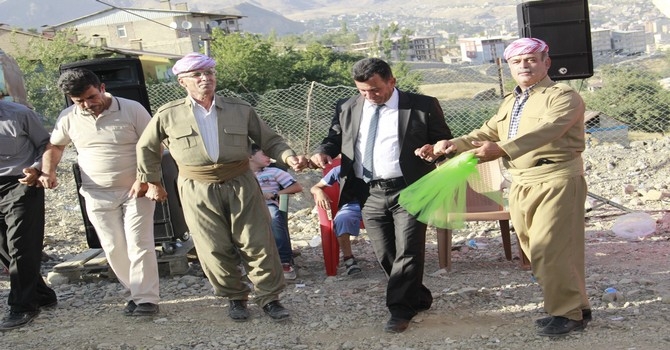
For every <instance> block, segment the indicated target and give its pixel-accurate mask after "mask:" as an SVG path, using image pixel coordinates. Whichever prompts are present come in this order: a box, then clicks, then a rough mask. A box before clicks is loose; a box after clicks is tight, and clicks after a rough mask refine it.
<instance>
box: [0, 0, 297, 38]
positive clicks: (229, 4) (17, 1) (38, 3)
mask: <svg viewBox="0 0 670 350" xmlns="http://www.w3.org/2000/svg"><path fill="white" fill-rule="evenodd" d="M103 2H104V3H108V4H110V5H113V6H118V7H133V8H160V7H161V4H160V3H159V2H158V1H156V0H105V1H103ZM178 2H184V1H175V0H173V1H172V3H173V4H176V3H178ZM185 2H188V4H189V8H190V10H191V11H201V12H214V13H225V14H237V15H241V16H245V18H244V19H242V21H241V22H240V24H241V26H242V30H243V31H245V32H250V33H259V34H268V33H270V32H271V31H272V30H273V29H274V31H275V33H277V34H279V35H285V34H300V33H302V32H304V30H305V27H304V25H303V24H301V23H299V22H295V21H292V20H289V19H287V18H286V17H283V16H282V15H281V14H280V13H279V12H276V11H272V10H268V7H265V8H264V7H262V6H260V5H262V4H261V3H260V2H258V1H250V2H245V1H225V0H224V1H211V0H210V1H197V0H195V1H194V0H191V1H185ZM272 2H273V1H272V0H271V1H270V2H269V3H270V4H268V5H272ZM292 2H293V0H292ZM201 3H202V4H201ZM295 3H296V4H298V5H300V3H301V1H295ZM304 3H309V1H306V2H304ZM302 5H304V4H302ZM302 5H301V6H302ZM304 6H307V8H309V6H308V5H304ZM289 7H290V8H293V7H291V6H289ZM107 8H109V6H107V5H105V4H102V3H100V2H97V1H95V0H29V1H26V0H0V24H7V25H9V26H10V27H16V28H22V29H25V30H27V29H31V28H34V29H38V30H39V29H40V28H41V27H42V26H43V25H55V24H59V23H63V22H67V21H69V20H72V19H76V18H79V17H83V16H86V15H90V14H92V13H95V12H98V11H101V10H104V9H107ZM269 8H271V7H269ZM301 8H302V7H301Z"/></svg>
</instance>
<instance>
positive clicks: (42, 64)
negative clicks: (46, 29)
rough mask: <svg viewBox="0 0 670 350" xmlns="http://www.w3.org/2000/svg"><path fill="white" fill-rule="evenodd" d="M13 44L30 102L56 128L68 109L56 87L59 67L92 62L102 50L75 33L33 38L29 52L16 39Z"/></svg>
mask: <svg viewBox="0 0 670 350" xmlns="http://www.w3.org/2000/svg"><path fill="white" fill-rule="evenodd" d="M12 44H13V45H14V47H15V48H16V49H17V52H22V54H20V55H18V56H17V57H14V58H15V59H16V61H17V62H18V64H19V67H20V68H21V70H22V71H23V73H24V76H25V79H24V80H25V83H26V92H27V94H28V101H30V103H31V104H32V105H33V107H34V108H35V111H36V112H37V113H38V114H40V115H42V116H43V117H44V119H45V124H46V125H47V126H53V125H54V124H55V122H56V119H57V118H58V115H59V114H60V112H61V110H62V109H63V108H64V107H65V102H64V101H65V97H64V96H63V93H62V92H61V91H60V90H59V89H58V88H57V87H56V82H57V80H58V77H59V75H60V65H61V64H64V63H70V62H75V61H79V60H84V59H91V58H94V57H96V56H97V55H99V54H100V53H101V52H102V51H101V50H100V49H98V48H95V47H91V46H89V45H87V44H88V43H86V42H84V41H81V40H78V39H77V36H76V34H75V33H74V31H70V30H66V31H60V32H57V33H56V35H55V36H54V37H53V38H50V39H47V38H33V39H30V41H29V43H28V49H27V50H18V48H19V47H20V46H19V45H18V43H17V42H16V37H13V38H12Z"/></svg>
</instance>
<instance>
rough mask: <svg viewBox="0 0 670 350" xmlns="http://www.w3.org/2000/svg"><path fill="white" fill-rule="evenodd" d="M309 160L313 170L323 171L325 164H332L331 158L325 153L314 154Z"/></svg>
mask: <svg viewBox="0 0 670 350" xmlns="http://www.w3.org/2000/svg"><path fill="white" fill-rule="evenodd" d="M309 160H310V163H311V165H312V168H313V169H318V168H321V169H323V168H325V167H326V165H327V164H331V163H332V162H333V158H331V157H330V156H329V155H327V154H325V153H315V154H314V155H313V156H312V158H310V159H309Z"/></svg>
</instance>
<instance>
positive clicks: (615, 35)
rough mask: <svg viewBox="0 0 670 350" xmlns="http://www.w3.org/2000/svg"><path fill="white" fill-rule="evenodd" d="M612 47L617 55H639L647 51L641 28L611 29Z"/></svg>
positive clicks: (644, 36)
mask: <svg viewBox="0 0 670 350" xmlns="http://www.w3.org/2000/svg"><path fill="white" fill-rule="evenodd" d="M612 48H613V49H614V52H615V53H616V54H618V55H640V54H643V53H645V52H646V51H647V43H646V35H645V33H644V31H643V30H631V31H617V30H614V31H612Z"/></svg>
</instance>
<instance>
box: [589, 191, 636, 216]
mask: <svg viewBox="0 0 670 350" xmlns="http://www.w3.org/2000/svg"><path fill="white" fill-rule="evenodd" d="M586 195H587V196H588V197H591V198H593V199H595V200H596V201H598V202H599V203H597V204H596V205H594V206H592V207H591V208H588V209H586V212H587V213H588V212H590V211H592V210H594V209H598V208H600V207H602V206H603V205H605V204H607V205H611V206H613V207H615V208H617V209H621V210H623V211H625V212H627V213H630V212H632V211H633V210H632V209H629V208H626V207H624V206H623V205H621V204H619V203H616V202H612V201H611V200H609V199H607V198H605V197H601V196H599V195H597V194H595V193H592V192H586Z"/></svg>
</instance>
